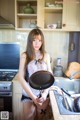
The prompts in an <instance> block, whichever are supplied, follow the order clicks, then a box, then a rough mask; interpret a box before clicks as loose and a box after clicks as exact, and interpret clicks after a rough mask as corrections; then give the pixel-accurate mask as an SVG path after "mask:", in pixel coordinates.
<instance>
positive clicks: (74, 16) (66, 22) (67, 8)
mask: <svg viewBox="0 0 80 120" xmlns="http://www.w3.org/2000/svg"><path fill="white" fill-rule="evenodd" d="M79 11H80V0H64V2H63V16H62V17H63V19H62V29H63V30H73V31H80V14H79Z"/></svg>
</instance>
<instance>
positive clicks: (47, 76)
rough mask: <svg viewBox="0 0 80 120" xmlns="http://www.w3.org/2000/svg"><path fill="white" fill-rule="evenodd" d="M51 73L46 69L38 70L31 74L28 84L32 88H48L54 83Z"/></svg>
mask: <svg viewBox="0 0 80 120" xmlns="http://www.w3.org/2000/svg"><path fill="white" fill-rule="evenodd" d="M54 80H55V79H54V77H53V75H52V74H51V73H50V72H48V71H43V70H42V71H38V72H35V73H33V74H32V75H31V77H30V78H29V84H30V86H31V87H32V88H34V89H37V90H42V89H46V88H49V87H50V86H51V85H52V84H53V83H54Z"/></svg>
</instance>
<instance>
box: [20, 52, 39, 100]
mask: <svg viewBox="0 0 80 120" xmlns="http://www.w3.org/2000/svg"><path fill="white" fill-rule="evenodd" d="M25 62H26V54H25V53H23V54H22V55H21V57H20V65H19V72H18V80H19V82H20V84H21V86H22V87H23V89H24V90H25V91H26V93H27V94H28V95H29V96H30V97H31V99H32V100H33V101H34V102H36V98H37V96H35V95H34V94H33V93H32V91H31V89H30V87H29V85H28V83H27V82H26V80H25Z"/></svg>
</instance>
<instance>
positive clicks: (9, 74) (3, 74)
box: [0, 71, 17, 81]
mask: <svg viewBox="0 0 80 120" xmlns="http://www.w3.org/2000/svg"><path fill="white" fill-rule="evenodd" d="M16 74H17V72H16V71H0V81H12V79H13V78H14V77H15V75H16Z"/></svg>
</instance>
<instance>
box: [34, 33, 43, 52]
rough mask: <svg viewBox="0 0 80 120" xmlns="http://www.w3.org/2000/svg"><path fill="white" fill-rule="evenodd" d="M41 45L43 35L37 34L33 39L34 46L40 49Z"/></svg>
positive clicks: (35, 48) (36, 49)
mask: <svg viewBox="0 0 80 120" xmlns="http://www.w3.org/2000/svg"><path fill="white" fill-rule="evenodd" d="M41 46H42V40H41V36H40V35H37V36H35V38H34V40H33V48H34V50H35V51H38V50H39V49H40V48H41Z"/></svg>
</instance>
